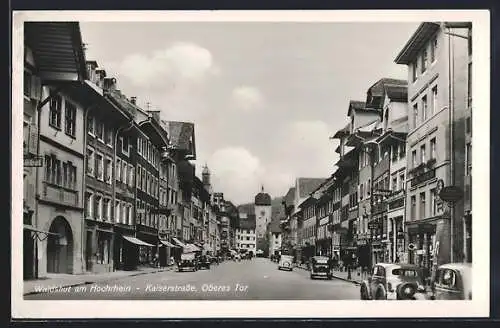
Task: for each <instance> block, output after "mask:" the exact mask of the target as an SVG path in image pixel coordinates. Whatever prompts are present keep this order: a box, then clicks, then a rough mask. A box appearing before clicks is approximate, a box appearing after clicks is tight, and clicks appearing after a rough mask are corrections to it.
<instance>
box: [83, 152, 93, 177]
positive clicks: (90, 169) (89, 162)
mask: <svg viewBox="0 0 500 328" xmlns="http://www.w3.org/2000/svg"><path fill="white" fill-rule="evenodd" d="M85 159H86V161H87V163H86V165H85V166H86V167H87V174H88V175H94V167H95V162H94V150H93V149H92V148H87V157H86V158H85Z"/></svg>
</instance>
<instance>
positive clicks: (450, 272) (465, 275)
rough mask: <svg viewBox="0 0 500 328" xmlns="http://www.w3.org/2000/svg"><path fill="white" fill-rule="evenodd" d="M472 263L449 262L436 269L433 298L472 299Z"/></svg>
mask: <svg viewBox="0 0 500 328" xmlns="http://www.w3.org/2000/svg"><path fill="white" fill-rule="evenodd" d="M471 277H472V265H471V263H449V264H443V265H440V266H439V267H438V268H437V269H436V273H435V275H434V279H433V281H432V296H431V298H432V299H436V300H472V279H471Z"/></svg>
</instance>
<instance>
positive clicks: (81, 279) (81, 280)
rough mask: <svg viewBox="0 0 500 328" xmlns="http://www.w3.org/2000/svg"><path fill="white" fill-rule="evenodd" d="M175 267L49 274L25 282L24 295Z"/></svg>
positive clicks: (170, 269)
mask: <svg viewBox="0 0 500 328" xmlns="http://www.w3.org/2000/svg"><path fill="white" fill-rule="evenodd" d="M174 268H175V266H174V265H173V266H169V267H166V268H141V269H138V270H135V271H114V272H104V273H82V274H58V273H55V274H54V273H53V274H47V277H46V278H42V279H36V280H25V281H23V283H24V288H23V295H32V294H40V293H43V292H44V291H43V289H45V288H63V287H74V286H81V285H87V284H94V283H102V282H107V281H113V280H116V279H120V278H124V277H133V276H139V275H143V274H151V273H157V272H163V271H172V270H174Z"/></svg>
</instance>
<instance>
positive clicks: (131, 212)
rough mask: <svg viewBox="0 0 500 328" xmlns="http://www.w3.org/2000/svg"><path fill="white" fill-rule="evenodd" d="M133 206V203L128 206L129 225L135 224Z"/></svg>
mask: <svg viewBox="0 0 500 328" xmlns="http://www.w3.org/2000/svg"><path fill="white" fill-rule="evenodd" d="M133 210H134V209H133V208H132V205H129V207H128V224H129V225H132V224H133V219H134V218H133V216H134V213H133Z"/></svg>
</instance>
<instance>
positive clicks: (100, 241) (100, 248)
mask: <svg viewBox="0 0 500 328" xmlns="http://www.w3.org/2000/svg"><path fill="white" fill-rule="evenodd" d="M110 250H111V247H110V242H109V239H106V237H105V235H104V234H103V233H101V232H99V233H98V234H97V254H96V255H97V259H96V261H97V263H98V264H108V263H109V258H110V255H109V254H110Z"/></svg>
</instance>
